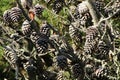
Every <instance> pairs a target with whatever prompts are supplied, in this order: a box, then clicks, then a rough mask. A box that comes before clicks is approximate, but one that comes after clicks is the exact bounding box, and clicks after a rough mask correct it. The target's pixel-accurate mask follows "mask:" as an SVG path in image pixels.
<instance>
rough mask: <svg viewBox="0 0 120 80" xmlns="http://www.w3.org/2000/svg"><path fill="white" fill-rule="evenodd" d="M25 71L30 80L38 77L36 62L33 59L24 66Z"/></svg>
mask: <svg viewBox="0 0 120 80" xmlns="http://www.w3.org/2000/svg"><path fill="white" fill-rule="evenodd" d="M23 67H24V69H25V70H26V71H27V74H28V76H29V79H30V80H32V79H35V78H36V77H35V76H36V69H37V68H36V67H35V66H34V61H33V60H32V59H30V60H28V61H27V62H26V63H25V64H23Z"/></svg>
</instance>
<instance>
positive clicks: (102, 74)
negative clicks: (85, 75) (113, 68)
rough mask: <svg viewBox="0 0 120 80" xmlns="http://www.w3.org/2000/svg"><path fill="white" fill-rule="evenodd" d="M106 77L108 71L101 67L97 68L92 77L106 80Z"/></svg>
mask: <svg viewBox="0 0 120 80" xmlns="http://www.w3.org/2000/svg"><path fill="white" fill-rule="evenodd" d="M107 75H108V69H107V68H103V67H99V68H98V69H96V70H95V72H94V77H96V78H97V79H102V80H103V79H104V80H105V79H107V80H108V78H107Z"/></svg>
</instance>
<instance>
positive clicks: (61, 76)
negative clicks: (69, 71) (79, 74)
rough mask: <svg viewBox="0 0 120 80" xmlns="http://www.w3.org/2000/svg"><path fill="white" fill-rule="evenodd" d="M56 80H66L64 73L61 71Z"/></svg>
mask: <svg viewBox="0 0 120 80" xmlns="http://www.w3.org/2000/svg"><path fill="white" fill-rule="evenodd" d="M56 80H65V79H64V76H63V71H59V73H58V75H57V77H56Z"/></svg>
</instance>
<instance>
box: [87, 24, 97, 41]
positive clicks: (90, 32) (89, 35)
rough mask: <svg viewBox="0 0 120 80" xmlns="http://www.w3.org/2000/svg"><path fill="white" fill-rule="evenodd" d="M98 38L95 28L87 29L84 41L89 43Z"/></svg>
mask: <svg viewBox="0 0 120 80" xmlns="http://www.w3.org/2000/svg"><path fill="white" fill-rule="evenodd" d="M97 37H98V29H97V28H95V27H92V26H91V27H89V28H87V31H86V41H88V42H91V41H92V40H95V39H96V38H97Z"/></svg>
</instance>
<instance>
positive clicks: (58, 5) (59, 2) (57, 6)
mask: <svg viewBox="0 0 120 80" xmlns="http://www.w3.org/2000/svg"><path fill="white" fill-rule="evenodd" d="M63 4H64V0H55V1H54V3H53V12H54V13H56V14H58V13H59V12H60V11H61V10H62V8H63Z"/></svg>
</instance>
